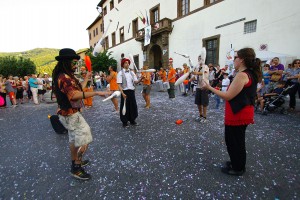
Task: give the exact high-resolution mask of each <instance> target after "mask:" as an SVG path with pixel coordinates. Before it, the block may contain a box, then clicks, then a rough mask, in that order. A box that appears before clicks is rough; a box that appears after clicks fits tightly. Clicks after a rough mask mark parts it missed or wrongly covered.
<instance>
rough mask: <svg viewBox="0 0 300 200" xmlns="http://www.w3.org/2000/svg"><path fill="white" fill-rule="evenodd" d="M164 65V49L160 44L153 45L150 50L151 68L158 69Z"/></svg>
mask: <svg viewBox="0 0 300 200" xmlns="http://www.w3.org/2000/svg"><path fill="white" fill-rule="evenodd" d="M161 67H162V50H161V48H160V46H159V45H153V46H152V48H151V49H150V52H149V68H152V69H156V70H158V69H159V68H161Z"/></svg>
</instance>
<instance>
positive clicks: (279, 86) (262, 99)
mask: <svg viewBox="0 0 300 200" xmlns="http://www.w3.org/2000/svg"><path fill="white" fill-rule="evenodd" d="M284 86H285V82H284V81H279V82H278V83H277V86H276V87H275V88H274V89H273V90H272V91H271V93H266V94H264V95H263V96H262V97H259V98H258V99H257V104H259V105H260V111H261V112H262V111H263V109H264V106H265V101H266V100H265V99H266V98H270V97H273V96H278V95H279V94H281V93H282V92H283V88H284Z"/></svg>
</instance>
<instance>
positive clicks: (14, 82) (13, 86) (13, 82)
mask: <svg viewBox="0 0 300 200" xmlns="http://www.w3.org/2000/svg"><path fill="white" fill-rule="evenodd" d="M8 81H9V82H10V85H11V86H12V88H13V89H14V93H15V94H16V92H17V83H16V81H15V79H14V77H13V76H12V75H9V76H8Z"/></svg>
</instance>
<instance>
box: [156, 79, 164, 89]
mask: <svg viewBox="0 0 300 200" xmlns="http://www.w3.org/2000/svg"><path fill="white" fill-rule="evenodd" d="M155 84H156V88H157V90H158V91H163V90H164V86H163V82H162V80H157V81H156V82H155Z"/></svg>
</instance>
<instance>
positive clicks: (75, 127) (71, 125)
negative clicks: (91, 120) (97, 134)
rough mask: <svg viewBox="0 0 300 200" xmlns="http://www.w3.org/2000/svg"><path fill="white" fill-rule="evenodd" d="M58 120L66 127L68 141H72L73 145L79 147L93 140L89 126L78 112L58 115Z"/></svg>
mask: <svg viewBox="0 0 300 200" xmlns="http://www.w3.org/2000/svg"><path fill="white" fill-rule="evenodd" d="M59 121H60V122H61V123H62V124H63V125H64V127H65V128H66V129H68V134H69V142H70V143H74V145H75V147H80V146H83V145H86V144H89V143H91V142H92V141H93V137H92V133H91V128H90V126H89V125H88V124H87V123H86V121H85V119H84V118H83V117H82V115H81V113H80V112H77V113H74V114H72V115H69V116H62V115H59Z"/></svg>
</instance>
